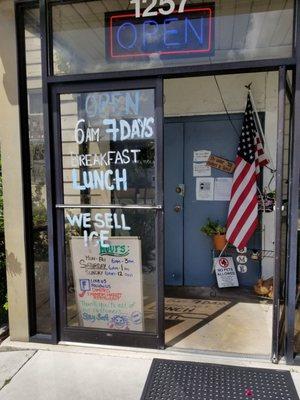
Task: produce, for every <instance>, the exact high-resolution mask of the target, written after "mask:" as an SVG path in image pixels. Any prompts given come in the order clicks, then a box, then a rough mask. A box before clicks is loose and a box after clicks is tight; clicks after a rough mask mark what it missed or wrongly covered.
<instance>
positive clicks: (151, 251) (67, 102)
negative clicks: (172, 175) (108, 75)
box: [60, 89, 157, 333]
mask: <svg viewBox="0 0 300 400" xmlns="http://www.w3.org/2000/svg"><path fill="white" fill-rule="evenodd" d="M154 94H155V92H154V89H137V90H120V91H107V92H93V93H79V94H62V95H61V96H60V105H61V107H60V109H61V146H62V166H63V182H62V184H63V193H62V194H63V198H62V199H61V201H62V202H63V204H66V205H70V208H69V209H66V210H65V249H66V258H65V268H66V277H67V283H66V287H65V290H66V291H67V321H66V322H67V325H69V326H72V327H76V326H77V327H86V328H96V329H104V330H105V329H110V330H122V331H137V332H151V333H154V332H156V311H155V310H156V290H155V288H156V251H155V250H156V249H155V226H156V212H155V211H153V210H151V209H137V208H126V207H125V208H123V207H124V206H125V205H126V206H129V207H139V206H141V205H142V206H149V205H150V206H151V205H155V140H156V135H157V132H156V120H155V98H154ZM110 205H112V207H110ZM113 205H115V208H113ZM74 206H77V207H74ZM78 206H80V207H79V208H78ZM85 206H86V207H85ZM90 206H94V207H95V206H96V207H97V208H93V207H90ZM101 206H102V208H101Z"/></svg>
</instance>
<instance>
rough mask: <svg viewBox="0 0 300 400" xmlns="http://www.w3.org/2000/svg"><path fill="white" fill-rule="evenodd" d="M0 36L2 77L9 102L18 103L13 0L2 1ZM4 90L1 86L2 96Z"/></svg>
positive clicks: (0, 73) (0, 7)
mask: <svg viewBox="0 0 300 400" xmlns="http://www.w3.org/2000/svg"><path fill="white" fill-rule="evenodd" d="M0 38H1V40H0V79H1V80H2V85H3V88H4V91H5V94H6V97H7V99H8V101H9V103H10V104H11V105H17V104H18V90H17V85H16V77H17V59H16V33H15V13H14V2H13V1H11V0H2V1H0ZM2 85H1V86H2ZM2 90H3V89H2V88H1V87H0V98H3V94H2V93H1V91H2Z"/></svg>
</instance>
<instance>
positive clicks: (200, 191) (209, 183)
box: [196, 178, 214, 201]
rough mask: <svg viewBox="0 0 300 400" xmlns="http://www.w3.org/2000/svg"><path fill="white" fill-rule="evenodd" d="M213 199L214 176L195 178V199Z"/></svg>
mask: <svg viewBox="0 0 300 400" xmlns="http://www.w3.org/2000/svg"><path fill="white" fill-rule="evenodd" d="M213 199H214V178H197V179H196V200H200V201H211V200H213Z"/></svg>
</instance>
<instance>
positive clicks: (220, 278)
mask: <svg viewBox="0 0 300 400" xmlns="http://www.w3.org/2000/svg"><path fill="white" fill-rule="evenodd" d="M214 269H215V272H216V277H217V282H218V286H219V288H225V287H236V286H239V281H238V278H237V274H236V270H235V266H234V263H233V258H232V257H215V258H214Z"/></svg>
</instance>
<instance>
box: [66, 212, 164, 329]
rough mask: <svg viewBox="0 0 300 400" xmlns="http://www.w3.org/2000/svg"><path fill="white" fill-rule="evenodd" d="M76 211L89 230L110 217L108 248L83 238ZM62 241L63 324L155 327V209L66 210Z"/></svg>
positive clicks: (83, 230) (74, 325)
mask: <svg viewBox="0 0 300 400" xmlns="http://www.w3.org/2000/svg"><path fill="white" fill-rule="evenodd" d="M82 213H86V214H89V218H91V222H90V227H89V228H88V232H89V233H90V232H97V231H98V232H99V225H98V224H97V221H98V223H99V221H100V218H101V220H104V219H105V217H106V216H108V215H109V216H112V217H113V219H114V222H115V223H114V227H113V228H112V229H111V230H110V232H109V239H108V243H109V248H105V247H101V245H100V244H99V241H97V240H93V241H88V242H87V241H85V239H84V236H85V231H86V229H85V228H84V227H83V226H79V224H78V223H75V222H74V221H75V220H76V217H80V215H82ZM99 216H100V217H99ZM117 224H119V227H116V225H117ZM125 225H126V227H127V228H128V229H130V230H124V229H123V228H124V226H125ZM65 240H66V276H67V324H68V326H73V327H76V326H83V327H89V328H98V329H112V330H126V331H128V330H129V331H140V332H152V333H153V332H156V293H155V288H156V267H155V265H156V252H155V212H153V211H141V210H125V209H123V210H115V209H106V210H103V209H102V210H101V209H100V208H99V209H93V210H87V209H81V210H79V209H67V210H66V211H65Z"/></svg>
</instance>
